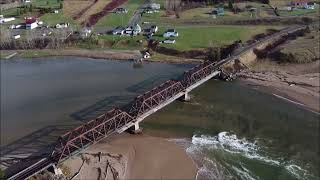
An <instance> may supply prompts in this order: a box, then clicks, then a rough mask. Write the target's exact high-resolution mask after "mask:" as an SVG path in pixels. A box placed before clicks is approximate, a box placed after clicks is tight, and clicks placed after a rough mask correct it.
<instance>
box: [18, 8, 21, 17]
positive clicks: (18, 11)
mask: <svg viewBox="0 0 320 180" xmlns="http://www.w3.org/2000/svg"><path fill="white" fill-rule="evenodd" d="M20 14H21V12H20V8H17V16H20Z"/></svg>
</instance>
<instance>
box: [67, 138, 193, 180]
mask: <svg viewBox="0 0 320 180" xmlns="http://www.w3.org/2000/svg"><path fill="white" fill-rule="evenodd" d="M64 166H67V167H69V168H70V175H69V176H71V177H73V176H75V175H76V174H78V175H77V176H76V178H75V179H88V178H90V179H105V177H107V179H116V177H117V178H119V179H195V177H196V174H197V167H196V165H195V163H194V162H193V161H192V159H191V158H190V157H189V156H188V155H187V154H186V152H185V150H184V149H182V148H180V147H178V145H176V144H174V143H173V142H170V141H168V140H166V139H164V138H158V137H152V136H149V135H146V134H141V135H130V134H125V133H124V134H121V135H118V136H116V137H113V138H111V139H110V140H108V141H102V142H100V143H98V144H95V145H93V146H91V147H90V148H89V149H87V150H85V151H83V153H82V155H79V156H77V157H74V158H71V159H69V160H67V161H66V162H65V163H64ZM81 166H82V168H81ZM79 169H81V170H80V172H79ZM78 172H79V173H78Z"/></svg>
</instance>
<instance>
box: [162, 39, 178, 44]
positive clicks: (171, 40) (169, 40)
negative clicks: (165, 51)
mask: <svg viewBox="0 0 320 180" xmlns="http://www.w3.org/2000/svg"><path fill="white" fill-rule="evenodd" d="M160 43H163V44H175V43H176V40H174V39H166V40H164V41H161V42H160Z"/></svg>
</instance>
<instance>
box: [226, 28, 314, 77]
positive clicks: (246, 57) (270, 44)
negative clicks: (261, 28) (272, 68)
mask: <svg viewBox="0 0 320 180" xmlns="http://www.w3.org/2000/svg"><path fill="white" fill-rule="evenodd" d="M308 32H310V30H309V28H305V29H300V30H297V31H294V32H292V33H287V34H285V35H282V36H280V37H279V38H275V39H270V40H268V41H266V42H264V43H261V44H259V45H258V46H256V47H255V48H253V49H250V50H248V51H245V52H244V53H242V54H241V55H240V56H239V58H238V59H235V60H234V61H230V62H229V63H227V64H225V65H224V67H223V68H224V69H225V70H226V71H227V72H229V73H237V72H239V71H241V70H243V69H246V68H248V66H250V65H251V64H252V63H254V62H256V60H257V59H258V58H262V57H266V56H267V55H268V54H269V53H271V52H272V50H273V49H275V48H276V47H278V46H279V45H281V44H284V43H286V42H287V41H290V40H294V39H296V38H297V37H301V36H304V35H305V34H306V33H308Z"/></svg>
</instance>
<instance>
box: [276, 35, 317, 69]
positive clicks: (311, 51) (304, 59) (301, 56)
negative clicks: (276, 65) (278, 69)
mask: <svg viewBox="0 0 320 180" xmlns="http://www.w3.org/2000/svg"><path fill="white" fill-rule="evenodd" d="M271 58H273V60H275V61H278V62H284V63H286V62H290V63H308V62H312V61H315V60H319V59H320V34H319V31H313V32H311V33H310V34H307V35H306V36H304V37H299V38H297V39H296V40H293V41H290V42H289V43H286V44H283V45H281V46H280V49H279V50H278V52H275V53H273V55H272V56H271Z"/></svg>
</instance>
